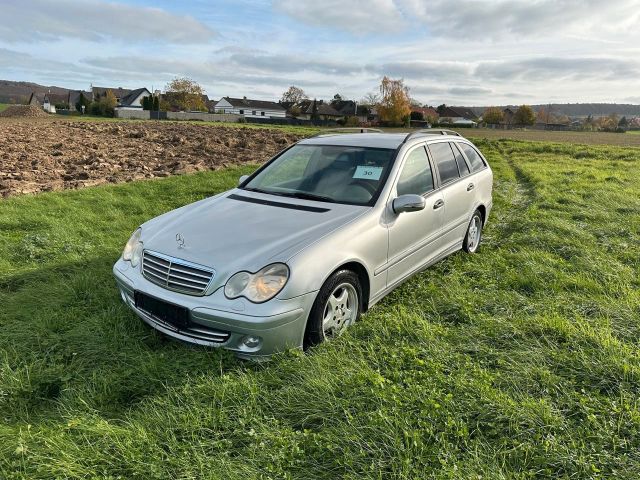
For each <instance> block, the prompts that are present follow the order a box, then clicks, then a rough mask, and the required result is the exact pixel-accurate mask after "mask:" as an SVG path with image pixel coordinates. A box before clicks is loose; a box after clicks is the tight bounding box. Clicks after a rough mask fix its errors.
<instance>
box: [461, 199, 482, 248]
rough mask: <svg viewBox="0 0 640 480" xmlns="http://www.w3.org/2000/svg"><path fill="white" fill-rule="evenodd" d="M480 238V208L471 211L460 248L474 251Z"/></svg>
mask: <svg viewBox="0 0 640 480" xmlns="http://www.w3.org/2000/svg"><path fill="white" fill-rule="evenodd" d="M481 240H482V214H481V213H480V210H476V211H475V212H473V216H472V217H471V221H470V222H469V227H468V228H467V234H466V235H465V237H464V242H462V248H463V250H464V251H465V252H467V253H476V251H477V250H478V247H479V246H480V241H481Z"/></svg>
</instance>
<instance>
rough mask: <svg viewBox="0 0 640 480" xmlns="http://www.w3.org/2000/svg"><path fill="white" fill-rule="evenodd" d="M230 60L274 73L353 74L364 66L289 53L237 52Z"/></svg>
mask: <svg viewBox="0 0 640 480" xmlns="http://www.w3.org/2000/svg"><path fill="white" fill-rule="evenodd" d="M228 61H230V62H231V63H233V64H235V65H239V66H242V67H245V68H248V69H251V70H262V71H267V72H273V73H276V72H283V73H292V72H305V71H312V72H319V73H323V74H328V75H351V74H354V73H358V72H361V71H362V67H358V66H357V65H354V64H353V63H348V62H339V61H333V60H323V59H320V58H318V57H313V58H309V57H303V56H299V55H287V54H276V55H273V54H270V55H265V54H258V55H256V54H251V53H235V54H233V55H231V56H230V57H229V58H228Z"/></svg>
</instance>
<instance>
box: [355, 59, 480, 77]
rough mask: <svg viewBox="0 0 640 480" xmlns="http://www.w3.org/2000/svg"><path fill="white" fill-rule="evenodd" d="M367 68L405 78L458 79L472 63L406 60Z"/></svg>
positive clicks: (470, 71)
mask: <svg viewBox="0 0 640 480" xmlns="http://www.w3.org/2000/svg"><path fill="white" fill-rule="evenodd" d="M366 68H367V70H368V71H370V72H373V73H377V74H378V75H381V76H382V75H388V76H391V77H401V78H406V79H421V80H430V81H434V80H441V81H454V82H455V81H456V79H457V81H460V80H462V79H465V78H466V77H467V76H469V75H470V74H471V73H472V71H473V65H472V64H469V63H463V62H450V61H406V62H389V63H383V64H381V65H367V67H366Z"/></svg>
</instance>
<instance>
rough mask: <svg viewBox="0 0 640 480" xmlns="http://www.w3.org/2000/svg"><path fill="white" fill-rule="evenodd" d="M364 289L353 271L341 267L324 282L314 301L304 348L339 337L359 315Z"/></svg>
mask: <svg viewBox="0 0 640 480" xmlns="http://www.w3.org/2000/svg"><path fill="white" fill-rule="evenodd" d="M361 312H362V288H361V286H360V280H359V279H358V276H357V275H356V274H355V273H354V272H352V271H351V270H338V271H337V272H335V273H334V274H333V275H331V277H329V279H328V280H327V281H326V282H325V283H324V285H323V286H322V288H321V289H320V291H319V292H318V296H317V297H316V301H315V302H314V303H313V307H312V308H311V313H309V319H308V320H307V328H306V331H305V334H304V349H305V350H306V349H308V348H309V347H313V346H314V345H318V344H320V343H322V342H324V341H326V340H331V339H332V338H335V337H338V336H340V335H342V333H344V331H345V330H346V329H347V328H348V327H349V325H352V324H353V323H355V322H356V321H357V320H358V319H359V318H360V313H361Z"/></svg>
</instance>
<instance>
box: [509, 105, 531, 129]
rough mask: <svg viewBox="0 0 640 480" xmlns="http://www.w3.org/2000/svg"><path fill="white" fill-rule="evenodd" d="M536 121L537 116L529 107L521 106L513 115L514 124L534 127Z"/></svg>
mask: <svg viewBox="0 0 640 480" xmlns="http://www.w3.org/2000/svg"><path fill="white" fill-rule="evenodd" d="M535 121H536V114H535V113H534V112H533V108H531V107H530V106H529V105H520V106H519V107H518V109H517V110H516V113H514V114H513V123H515V124H516V125H533V124H534V123H535Z"/></svg>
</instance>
